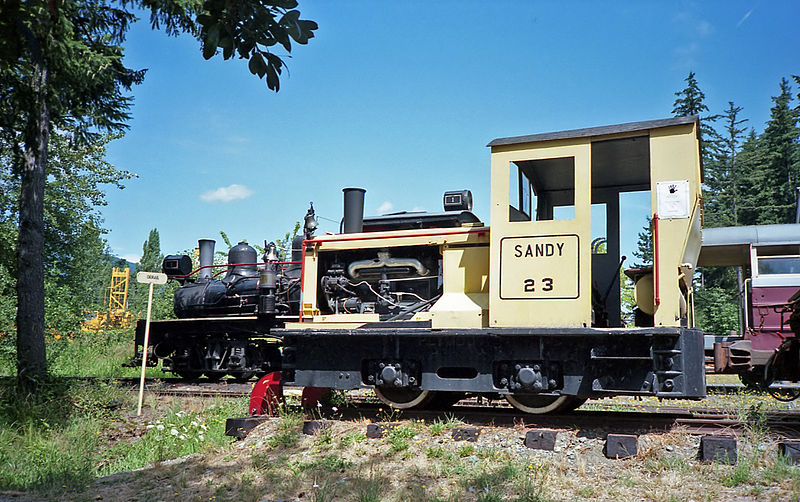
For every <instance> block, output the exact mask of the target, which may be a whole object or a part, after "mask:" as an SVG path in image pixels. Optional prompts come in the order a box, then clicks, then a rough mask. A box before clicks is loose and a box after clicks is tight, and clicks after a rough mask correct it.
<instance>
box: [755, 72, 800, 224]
mask: <svg viewBox="0 0 800 502" xmlns="http://www.w3.org/2000/svg"><path fill="white" fill-rule="evenodd" d="M772 101H773V102H774V103H775V105H774V106H773V107H772V109H771V110H770V120H769V122H767V127H766V129H764V134H763V135H762V136H763V142H764V147H765V148H766V150H767V158H766V165H765V166H764V168H765V171H766V175H767V176H768V177H769V178H768V179H769V180H770V182H769V183H767V184H766V185H765V186H764V187H763V190H764V194H765V195H768V196H769V198H770V200H768V201H764V202H765V204H762V210H761V214H760V218H759V221H758V222H759V223H791V222H792V220H793V219H794V216H795V207H796V204H797V186H798V185H800V153H799V152H798V138H800V129H798V124H797V121H798V112H797V110H794V109H792V108H791V106H790V105H791V101H792V94H791V86H790V85H789V82H788V81H787V80H786V79H785V78H784V79H781V82H780V94H778V95H777V96H774V97H773V98H772Z"/></svg>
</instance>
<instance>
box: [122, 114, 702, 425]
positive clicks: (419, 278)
mask: <svg viewBox="0 0 800 502" xmlns="http://www.w3.org/2000/svg"><path fill="white" fill-rule="evenodd" d="M698 135H699V129H698V120H697V118H696V117H680V118H670V119H664V120H654V121H647V122H637V123H628V124H619V125H613V126H606V127H594V128H588V129H579V130H572V131H560V132H555V133H546V134H536V135H531V136H520V137H512V138H500V139H496V140H494V141H492V142H491V143H489V147H490V148H491V201H490V203H491V210H490V223H491V227H488V226H486V225H484V223H483V222H481V221H480V219H479V218H478V217H477V216H476V215H475V214H474V213H473V212H472V195H471V193H470V192H469V191H466V190H464V191H454V192H446V193H445V195H444V200H443V203H444V208H443V209H444V211H442V212H436V213H416V212H403V213H395V214H389V215H382V216H374V217H364V215H363V207H364V198H365V191H364V190H363V189H360V188H346V189H344V217H343V220H342V228H341V232H340V233H338V234H328V235H321V236H315V235H314V234H315V230H316V228H317V223H316V219H315V214H314V209H313V206H312V207H311V208H309V209H308V211H307V213H306V216H305V219H304V221H305V224H304V230H303V235H301V236H298V237H297V238H295V239H294V240H293V241H292V246H291V257H290V259H289V260H285V261H282V260H281V259H280V256H279V253H278V250H277V249H276V247H275V245H274V244H272V243H265V250H266V251H265V253H264V254H263V256H261V257H258V256H257V253H256V251H255V250H254V249H253V248H252V247H251V246H250V245H249V244H247V243H246V242H240V243H239V244H238V245H236V246H234V247H233V248H232V249H231V250H230V252H229V255H228V264H227V266H226V267H227V270H226V271H225V273H224V276H223V277H222V278H221V279H216V278H215V277H214V276H213V275H212V273H211V270H212V269H213V268H214V267H215V266H214V265H213V264H212V257H213V245H214V244H213V242H211V241H208V240H201V241H200V246H199V247H200V252H199V255H200V268H199V270H196V271H195V270H192V260H191V258H190V257H189V256H184V255H171V256H167V257H166V258H165V260H164V264H163V271H164V272H165V273H167V274H168V275H169V276H170V277H171V278H173V279H175V280H178V281H180V282H181V283H182V285H181V287H180V288H179V289H178V290H177V292H176V294H175V299H174V302H175V314H176V315H177V317H178V319H175V320H166V321H156V322H153V323H152V324H151V331H150V337H151V338H150V339H151V341H152V348H151V349H150V350H152V356H153V357H152V358H151V359H150V361H152V363H153V364H155V362H156V361H157V359H159V358H161V359H163V363H164V368H165V370H166V371H170V372H173V373H176V374H178V375H181V376H183V377H187V378H195V377H198V376H200V375H205V376H207V377H209V378H212V379H213V378H219V377H221V376H223V375H226V374H230V375H233V376H234V377H236V378H238V379H246V378H249V377H251V376H252V375H253V374H259V375H261V374H265V373H269V372H276V371H280V375H281V379H282V382H283V384H284V385H294V386H302V387H322V388H333V389H344V390H348V389H356V388H362V387H371V388H374V389H375V392H376V394H377V396H378V397H379V398H380V399H381V400H383V401H384V402H385V403H387V404H389V405H391V406H393V407H396V408H401V409H406V408H418V407H423V406H429V405H436V406H446V405H447V404H449V403H453V402H456V401H458V400H459V399H461V398H462V397H464V395H466V394H472V395H482V396H487V397H489V398H505V399H506V400H507V401H508V402H509V403H511V404H512V405H513V406H515V407H517V408H518V409H520V410H523V411H525V412H528V413H548V412H556V411H563V410H567V409H571V408H575V407H577V406H579V405H580V404H581V403H583V402H584V401H585V400H586V399H588V398H590V397H604V396H609V395H616V394H626V395H652V396H657V397H661V398H700V397H702V396H703V395H704V394H705V373H704V346H703V334H702V332H701V331H700V330H698V329H695V328H694V327H693V324H694V319H693V314H692V308H691V305H692V301H693V298H692V295H693V291H692V281H691V277H692V274H693V271H694V266H695V263H696V261H697V257H698V254H699V251H700V244H701V229H700V213H701V207H700V157H699V149H698ZM647 190H649V191H650V194H651V211H650V212H649V213H648V214H647V215H648V216H651V217H652V218H653V222H654V231H655V232H654V243H653V244H654V258H655V259H654V265H653V267H651V268H648V269H635V270H631V271H628V273H629V275H630V276H631V277H633V278H635V280H636V302H637V309H636V316H635V317H636V321H635V325H634V326H626V325H625V323H624V322H623V319H622V316H621V308H620V304H621V301H620V291H619V289H620V288H619V282H618V281H619V280H620V269H621V268H624V262H625V257H624V256H620V244H619V234H620V202H619V201H620V194H622V193H626V192H633V191H647ZM593 206H594V207H596V208H597V207H600V208H602V212H603V216H602V217H599V216H596V212H595V211H594V210H592V208H593ZM598 232H600V233H601V234H602V237H603V238H604V239H605V241H606V242H607V245H606V246H604V247H599V246H593V245H592V241H593V240H596V239H595V238H596V234H597V233H598ZM143 331H144V325H143V323H141V322H140V324H139V326H138V327H137V331H136V342H137V349H138V348H139V347H141V346H142V343H143ZM139 350H141V349H139Z"/></svg>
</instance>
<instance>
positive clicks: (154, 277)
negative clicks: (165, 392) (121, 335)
mask: <svg viewBox="0 0 800 502" xmlns="http://www.w3.org/2000/svg"><path fill="white" fill-rule="evenodd" d="M136 282H138V283H140V284H149V285H150V293H149V294H148V295H147V321H146V322H145V325H144V347H142V378H141V380H140V381H139V410H138V411H137V412H136V415H137V416H141V414H142V401H143V400H144V370H145V368H146V367H147V344H148V343H149V342H150V311H151V309H152V307H153V286H154V285H155V284H166V283H167V274H162V273H159V272H139V273H138V274H136Z"/></svg>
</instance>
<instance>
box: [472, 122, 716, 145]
mask: <svg viewBox="0 0 800 502" xmlns="http://www.w3.org/2000/svg"><path fill="white" fill-rule="evenodd" d="M699 121H700V119H699V118H698V117H697V116H696V115H692V116H688V117H673V118H668V119H660V120H646V121H643V122H628V123H626V124H617V125H609V126H601V127H588V128H584V129H571V130H569V131H557V132H546V133H542V134H531V135H528V136H511V137H509V138H497V139H494V140H492V141H491V142H490V143H489V144H488V145H486V146H489V147H494V146H505V145H518V144H522V143H539V142H542V141H553V140H558V139H573V138H591V137H597V136H610V135H613V134H625V133H632V132H638V131H641V132H642V133H644V132H646V131H649V130H651V129H660V128H662V127H672V126H676V125H684V124H693V123H698V122H699Z"/></svg>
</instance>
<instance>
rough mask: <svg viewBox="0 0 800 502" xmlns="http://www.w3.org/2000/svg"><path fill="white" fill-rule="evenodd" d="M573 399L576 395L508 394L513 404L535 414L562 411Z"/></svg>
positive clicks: (508, 399) (507, 397)
mask: <svg viewBox="0 0 800 502" xmlns="http://www.w3.org/2000/svg"><path fill="white" fill-rule="evenodd" d="M572 399H574V396H537V395H525V394H516V395H514V394H508V395H507V396H506V401H508V402H509V403H510V404H511V406H513V407H514V408H516V409H518V410H520V411H524V412H525V413H531V414H533V415H541V414H543V413H554V412H556V411H560V410H561V408H563V407H567V406H569V405H570V404H571V400H572Z"/></svg>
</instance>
